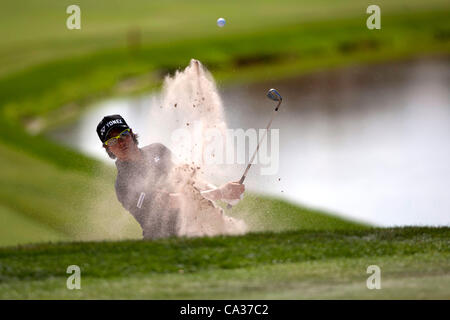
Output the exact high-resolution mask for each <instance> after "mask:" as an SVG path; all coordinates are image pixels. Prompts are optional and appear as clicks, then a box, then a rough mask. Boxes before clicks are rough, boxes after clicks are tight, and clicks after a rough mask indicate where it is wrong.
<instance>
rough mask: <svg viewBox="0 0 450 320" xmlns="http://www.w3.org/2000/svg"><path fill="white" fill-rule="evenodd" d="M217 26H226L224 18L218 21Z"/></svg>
mask: <svg viewBox="0 0 450 320" xmlns="http://www.w3.org/2000/svg"><path fill="white" fill-rule="evenodd" d="M217 25H218V26H219V27H221V28H222V27H223V26H224V25H225V19H224V18H219V19H217Z"/></svg>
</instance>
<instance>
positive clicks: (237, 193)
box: [220, 182, 245, 205]
mask: <svg viewBox="0 0 450 320" xmlns="http://www.w3.org/2000/svg"><path fill="white" fill-rule="evenodd" d="M244 191H245V185H244V184H240V183H238V182H228V183H227V184H225V185H223V186H222V187H220V192H221V194H222V201H224V202H226V203H228V204H231V205H236V204H237V203H238V202H239V200H242V198H243V197H244Z"/></svg>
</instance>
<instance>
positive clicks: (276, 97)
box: [267, 89, 283, 101]
mask: <svg viewBox="0 0 450 320" xmlns="http://www.w3.org/2000/svg"><path fill="white" fill-rule="evenodd" d="M267 97H268V98H269V99H270V100H273V101H281V100H283V98H282V97H281V94H280V93H279V92H278V91H277V90H275V89H270V90H269V91H267Z"/></svg>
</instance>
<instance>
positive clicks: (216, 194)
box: [200, 188, 222, 201]
mask: <svg viewBox="0 0 450 320" xmlns="http://www.w3.org/2000/svg"><path fill="white" fill-rule="evenodd" d="M200 194H201V195H202V196H203V197H204V198H206V199H208V200H211V201H217V200H221V199H222V192H221V191H220V189H219V188H215V189H210V190H205V191H201V192H200Z"/></svg>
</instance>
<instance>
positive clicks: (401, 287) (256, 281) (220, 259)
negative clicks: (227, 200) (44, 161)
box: [0, 227, 450, 299]
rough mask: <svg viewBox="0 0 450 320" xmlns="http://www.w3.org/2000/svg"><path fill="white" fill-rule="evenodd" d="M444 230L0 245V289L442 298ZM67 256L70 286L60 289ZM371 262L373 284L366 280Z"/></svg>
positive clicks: (21, 294) (10, 292) (47, 293)
mask: <svg viewBox="0 0 450 320" xmlns="http://www.w3.org/2000/svg"><path fill="white" fill-rule="evenodd" d="M449 236H450V229H449V228H413V227H410V228H390V229H360V230H340V231H337V230H329V231H325V230H323V231H309V230H303V231H296V232H284V233H257V234H249V235H246V236H240V237H214V238H194V239H185V238H180V239H164V240H158V241H143V242H142V241H139V242H136V241H122V242H94V243H61V244H41V245H32V246H26V247H18V248H4V249H0V275H1V276H0V280H1V281H0V282H1V284H0V289H1V290H0V297H1V298H4V299H5V298H47V299H49V298H65V299H78V298H96V299H103V298H115V299H118V298H152V299H161V298H172V299H177V298H189V299H212V298H228V299H230V298H233V299H235V298H236V299H239V298H241V299H244V298H247V299H248V298H252V299H253V298H254V299H261V298H262V299H265V298H285V299H298V298H413V299H415V298H437V299H448V298H449V297H450V290H449V288H450V287H449V286H448V284H449V283H450V274H449V270H450V262H449V261H450V260H449V258H450V254H449V253H450V252H449V244H450V243H449V239H450V237H449ZM55 257H58V259H55ZM72 264H77V265H79V266H80V268H81V270H82V289H81V290H80V291H69V290H67V289H66V288H65V283H66V277H67V275H66V273H65V272H66V268H67V266H69V265H72ZM373 264H375V265H378V266H379V267H380V268H381V272H382V274H381V275H382V289H381V290H374V291H371V290H368V289H367V288H366V279H367V277H368V276H369V275H368V274H367V273H366V268H367V267H368V266H369V265H373Z"/></svg>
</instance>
